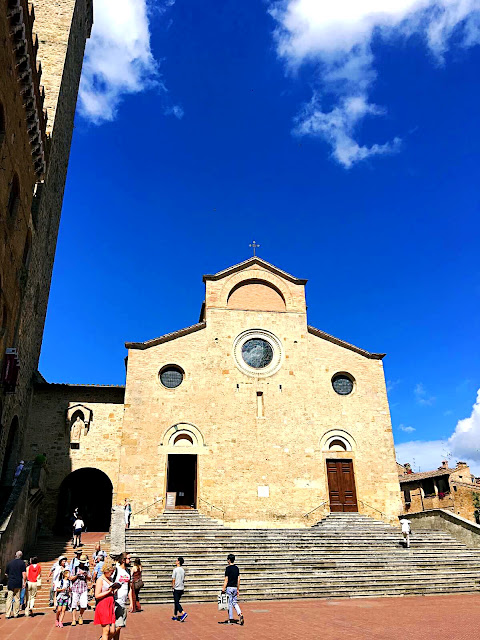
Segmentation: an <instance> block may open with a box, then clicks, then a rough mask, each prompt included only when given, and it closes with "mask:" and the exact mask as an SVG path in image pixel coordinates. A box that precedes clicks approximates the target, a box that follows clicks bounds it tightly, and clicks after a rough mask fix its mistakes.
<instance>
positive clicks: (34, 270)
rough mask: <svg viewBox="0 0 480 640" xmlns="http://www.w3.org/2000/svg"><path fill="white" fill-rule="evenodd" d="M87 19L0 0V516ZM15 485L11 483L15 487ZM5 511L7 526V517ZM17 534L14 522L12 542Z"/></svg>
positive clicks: (53, 6) (38, 337)
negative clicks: (14, 530)
mask: <svg viewBox="0 0 480 640" xmlns="http://www.w3.org/2000/svg"><path fill="white" fill-rule="evenodd" d="M92 21H93V9H92V1H91V0H36V2H35V3H34V4H32V3H30V2H27V0H5V1H4V2H2V3H1V9H0V43H1V45H0V517H1V516H2V510H3V509H4V508H6V503H7V501H10V502H9V504H11V499H10V494H11V486H12V480H13V474H14V472H15V468H16V466H17V464H18V461H19V460H20V458H27V456H26V452H25V449H24V447H25V441H26V439H27V434H26V430H27V425H28V413H29V409H30V404H31V398H32V393H33V382H34V380H35V376H36V371H37V367H38V360H39V355H40V347H41V344H42V337H43V328H44V322H45V315H46V309H47V303H48V297H49V292H50V282H51V276H52V268H53V260H54V256H55V249H56V242H57V234H58V227H59V222H60V214H61V210H62V202H63V192H64V187H65V180H66V175H67V167H68V160H69V154H70V144H71V139H72V132H73V120H74V115H75V108H76V103H77V94H78V87H79V82H80V74H81V70H82V63H83V56H84V50H85V43H86V40H87V38H88V37H89V35H90V30H91V26H92ZM33 428H34V427H33ZM34 453H35V454H41V453H42V449H41V447H40V448H39V449H38V450H37V451H36V452H34ZM28 468H29V467H28V464H27V465H26V467H25V473H26V472H27V470H28ZM20 487H21V482H20V483H19V482H17V483H16V485H15V490H16V491H17V490H20ZM25 508H27V507H25ZM8 517H9V520H8V521H9V525H8V526H9V527H10V528H11V527H13V526H14V525H13V522H14V520H15V519H14V520H13V521H12V520H11V517H10V515H9V516H8ZM28 519H29V518H26V520H28ZM2 524H3V523H2V522H0V535H2V531H1V527H2ZM34 524H35V523H33V525H34ZM7 537H8V536H7ZM22 538H24V536H23V535H22V532H21V531H20V530H19V529H17V535H16V538H15V541H14V544H15V545H17V546H19V545H20V543H21V541H22ZM5 539H6V538H5ZM0 543H1V544H2V545H3V543H4V540H0ZM2 549H3V547H2ZM2 554H3V550H2ZM1 561H2V557H0V564H1Z"/></svg>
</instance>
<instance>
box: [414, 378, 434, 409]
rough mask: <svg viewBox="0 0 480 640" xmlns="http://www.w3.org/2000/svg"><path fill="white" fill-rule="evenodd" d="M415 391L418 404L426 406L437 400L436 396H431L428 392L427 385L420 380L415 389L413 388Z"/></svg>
mask: <svg viewBox="0 0 480 640" xmlns="http://www.w3.org/2000/svg"><path fill="white" fill-rule="evenodd" d="M413 393H414V395H415V400H416V401H417V404H421V405H424V406H431V405H432V404H433V403H434V402H435V400H436V398H435V396H431V395H429V394H428V393H427V390H426V389H425V387H424V386H423V384H422V383H421V382H419V383H418V384H417V385H416V387H415V389H414V390H413Z"/></svg>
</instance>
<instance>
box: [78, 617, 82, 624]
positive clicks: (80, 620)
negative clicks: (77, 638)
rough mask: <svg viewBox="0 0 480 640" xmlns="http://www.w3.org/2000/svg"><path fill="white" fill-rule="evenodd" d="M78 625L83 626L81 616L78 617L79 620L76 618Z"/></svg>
mask: <svg viewBox="0 0 480 640" xmlns="http://www.w3.org/2000/svg"><path fill="white" fill-rule="evenodd" d="M78 624H83V618H82V616H79V618H78Z"/></svg>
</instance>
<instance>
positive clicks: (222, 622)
mask: <svg viewBox="0 0 480 640" xmlns="http://www.w3.org/2000/svg"><path fill="white" fill-rule="evenodd" d="M218 624H235V621H234V620H230V619H228V620H219V622H218Z"/></svg>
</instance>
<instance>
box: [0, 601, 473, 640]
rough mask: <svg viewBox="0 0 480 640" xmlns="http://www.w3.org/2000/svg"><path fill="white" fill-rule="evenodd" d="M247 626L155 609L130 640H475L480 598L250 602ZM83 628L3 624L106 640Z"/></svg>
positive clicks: (42, 639) (201, 611)
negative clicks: (174, 618) (177, 617)
mask: <svg viewBox="0 0 480 640" xmlns="http://www.w3.org/2000/svg"><path fill="white" fill-rule="evenodd" d="M242 608H243V612H244V615H245V626H243V627H240V626H239V625H218V624H217V622H218V621H219V620H223V619H224V618H225V615H224V612H219V611H217V607H216V605H212V604H197V605H190V606H189V607H188V608H187V611H188V614H189V615H188V618H187V620H186V621H185V622H184V623H180V622H173V621H172V620H171V619H170V617H171V615H172V612H171V608H170V607H168V606H166V605H158V606H156V605H150V606H147V607H146V608H145V610H144V611H143V612H142V613H138V614H133V615H130V616H129V618H128V621H127V624H128V626H127V628H126V629H124V630H122V633H121V638H122V640H134V639H135V640H163V639H166V638H172V637H175V638H176V639H177V638H178V639H180V640H181V639H182V638H185V639H188V640H193V639H197V638H198V639H201V640H217V639H219V640H223V639H224V638H228V639H229V640H230V638H232V637H235V638H243V639H245V640H246V639H247V638H248V639H253V638H255V639H256V640H258V639H265V640H269V639H272V640H273V638H275V639H280V638H281V639H286V640H289V639H296V638H298V639H300V638H301V639H302V640H306V639H307V640H308V639H310V638H312V639H313V638H315V639H316V640H317V639H320V640H338V638H340V637H341V638H342V640H349V639H350V638H351V639H355V640H363V639H365V640H367V639H368V640H384V639H387V638H388V639H390V638H391V639H394V640H398V639H399V638H400V639H401V640H438V639H440V638H446V639H447V640H467V639H468V640H470V639H471V638H476V637H478V629H479V627H480V594H472V595H470V594H469V595H452V596H427V597H421V596H420V597H405V598H375V599H373V598H372V599H370V598H368V599H351V600H348V599H332V600H289V601H283V602H268V601H267V602H265V601H263V602H248V603H245V604H243V605H242ZM85 618H86V620H85V624H84V625H83V626H82V627H78V626H77V627H70V615H68V616H67V621H68V623H67V624H66V626H65V627H64V628H63V629H56V628H55V627H54V614H53V613H52V612H45V613H43V612H40V613H38V614H37V615H36V616H34V617H33V618H24V617H21V618H18V619H16V620H14V619H10V620H5V617H4V616H3V615H2V616H1V619H0V638H1V640H30V639H32V640H33V639H35V640H51V639H52V638H63V639H64V640H98V638H99V636H100V628H99V627H96V626H94V625H93V613H92V612H91V611H89V612H87V613H86V615H85Z"/></svg>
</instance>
